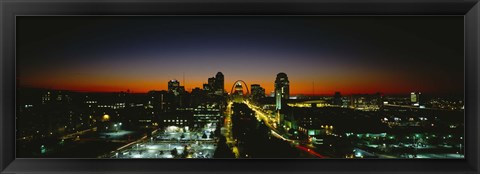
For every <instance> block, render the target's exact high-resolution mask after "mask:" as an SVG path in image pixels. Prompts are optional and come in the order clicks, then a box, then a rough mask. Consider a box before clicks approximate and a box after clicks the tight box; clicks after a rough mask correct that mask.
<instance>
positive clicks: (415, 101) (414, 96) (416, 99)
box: [410, 92, 422, 106]
mask: <svg viewBox="0 0 480 174" xmlns="http://www.w3.org/2000/svg"><path fill="white" fill-rule="evenodd" d="M420 94H422V93H420V92H411V93H410V102H411V103H412V105H414V106H419V105H420Z"/></svg>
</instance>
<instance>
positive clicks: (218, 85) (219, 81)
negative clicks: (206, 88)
mask: <svg viewBox="0 0 480 174" xmlns="http://www.w3.org/2000/svg"><path fill="white" fill-rule="evenodd" d="M224 90H225V79H224V76H223V74H222V72H218V73H217V75H215V94H217V95H222V94H223V93H224Z"/></svg>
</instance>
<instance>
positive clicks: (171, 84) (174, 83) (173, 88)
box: [168, 79, 180, 95]
mask: <svg viewBox="0 0 480 174" xmlns="http://www.w3.org/2000/svg"><path fill="white" fill-rule="evenodd" d="M179 86H180V82H179V81H178V80H176V79H173V80H170V81H168V92H170V93H173V94H175V95H178V88H179Z"/></svg>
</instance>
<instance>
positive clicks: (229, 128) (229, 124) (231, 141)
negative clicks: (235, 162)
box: [224, 102, 240, 158]
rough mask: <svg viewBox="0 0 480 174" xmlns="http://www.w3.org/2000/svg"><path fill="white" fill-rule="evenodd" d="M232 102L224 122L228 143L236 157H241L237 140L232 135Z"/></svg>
mask: <svg viewBox="0 0 480 174" xmlns="http://www.w3.org/2000/svg"><path fill="white" fill-rule="evenodd" d="M232 104H233V103H232V102H229V103H228V105H227V109H226V113H225V124H224V127H225V128H226V131H225V134H224V136H225V138H226V141H227V145H228V146H229V147H230V148H232V152H233V153H234V154H235V158H240V151H239V150H238V147H237V142H236V141H235V139H234V138H233V135H232Z"/></svg>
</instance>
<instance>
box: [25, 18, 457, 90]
mask: <svg viewBox="0 0 480 174" xmlns="http://www.w3.org/2000/svg"><path fill="white" fill-rule="evenodd" d="M463 27H464V25H463V16H456V17H454V16H450V17H446V16H443V17H438V16H436V17H435V16H424V17H419V16H411V17H407V16H390V17H388V16H383V17H369V16H361V17H353V16H350V17H346V16H344V17H342V16H309V17H307V16H298V17H293V16H290V17H287V16H263V17H259V16H201V17H198V16H137V17H133V16H131V17H127V16H124V17H113V16H109V17H108V16H105V17H98V16H96V17H93V16H92V17H85V16H84V17H53V16H51V17H26V16H23V17H17V36H16V37H17V80H18V81H17V83H18V86H19V87H38V88H52V89H66V90H75V91H101V92H107V91H108V92H110V91H112V92H113V91H117V92H118V91H126V90H127V89H129V90H130V91H133V92H147V91H149V90H164V89H167V82H168V80H171V79H177V80H179V81H180V82H181V85H185V86H186V87H185V88H186V89H187V90H191V89H193V88H195V87H200V88H201V87H202V84H203V83H206V82H207V79H208V78H209V77H213V76H214V75H215V74H216V73H217V72H218V71H221V72H222V73H223V74H224V75H225V88H226V90H227V91H230V89H231V86H232V85H233V82H234V81H236V80H244V81H245V82H247V84H248V85H250V84H253V83H257V84H260V85H261V86H262V87H264V88H266V93H267V94H268V93H270V92H271V91H273V85H274V84H273V83H274V81H275V77H276V74H277V73H279V72H285V73H286V74H287V75H288V77H289V80H290V92H291V94H293V95H295V94H306V95H311V94H312V93H314V94H329V95H333V93H334V92H335V91H340V92H342V94H352V93H375V92H382V93H385V94H408V93H409V92H411V91H420V92H423V93H430V94H435V95H460V96H463V88H464V75H463V74H464V58H463V57H464V56H463V50H464V49H463V46H464V45H463V41H464V40H463V37H464V32H463V29H464V28H463ZM183 74H185V84H183ZM313 83H314V84H315V85H314V86H315V87H314V88H313Z"/></svg>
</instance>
